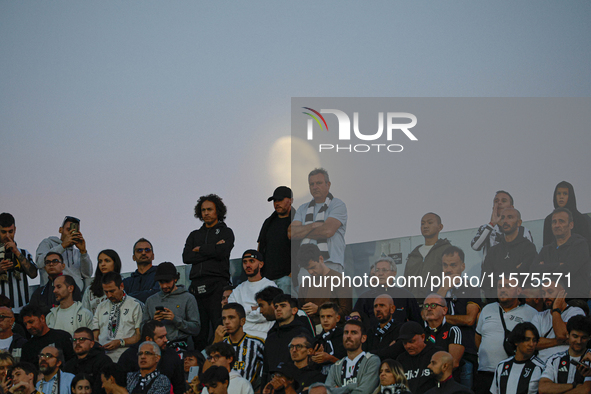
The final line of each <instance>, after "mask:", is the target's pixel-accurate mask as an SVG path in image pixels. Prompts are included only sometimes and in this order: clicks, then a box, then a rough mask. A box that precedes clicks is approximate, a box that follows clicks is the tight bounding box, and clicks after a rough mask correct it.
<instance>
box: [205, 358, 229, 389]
mask: <svg viewBox="0 0 591 394" xmlns="http://www.w3.org/2000/svg"><path fill="white" fill-rule="evenodd" d="M201 383H202V384H203V385H204V386H205V387H204V388H203V391H207V392H209V393H211V394H228V386H229V384H230V374H229V373H228V370H227V369H226V368H224V367H217V366H215V365H214V366H212V367H209V368H208V369H207V371H205V372H203V376H201ZM203 391H202V392H203Z"/></svg>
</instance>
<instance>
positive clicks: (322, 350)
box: [312, 302, 347, 375]
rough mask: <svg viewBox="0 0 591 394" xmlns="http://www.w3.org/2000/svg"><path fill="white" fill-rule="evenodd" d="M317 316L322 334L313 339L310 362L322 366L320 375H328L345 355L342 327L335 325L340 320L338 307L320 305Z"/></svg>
mask: <svg viewBox="0 0 591 394" xmlns="http://www.w3.org/2000/svg"><path fill="white" fill-rule="evenodd" d="M318 315H319V316H320V325H321V326H322V332H321V333H320V334H318V335H317V336H316V338H314V353H313V355H312V361H313V362H315V363H316V364H318V365H322V367H323V368H322V373H323V374H324V375H328V371H329V369H330V367H331V366H332V365H333V364H334V363H336V362H337V361H339V360H340V359H341V358H343V357H345V356H346V355H347V351H346V350H345V347H344V346H343V327H342V326H339V325H337V323H338V322H339V321H340V320H341V315H340V314H339V306H338V305H337V304H335V303H332V302H327V303H325V304H322V305H320V309H319V312H318Z"/></svg>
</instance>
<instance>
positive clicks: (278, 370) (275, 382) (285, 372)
mask: <svg viewBox="0 0 591 394" xmlns="http://www.w3.org/2000/svg"><path fill="white" fill-rule="evenodd" d="M270 372H271V377H272V379H271V380H270V381H269V383H267V384H266V385H265V388H264V389H263V394H273V393H276V394H279V393H281V394H283V393H285V394H296V393H298V389H299V387H300V382H298V381H297V380H296V376H297V374H298V370H297V368H296V367H295V366H294V365H291V364H289V363H279V365H277V366H276V367H275V368H273V369H271V371H270Z"/></svg>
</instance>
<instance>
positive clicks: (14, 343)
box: [0, 306, 27, 362]
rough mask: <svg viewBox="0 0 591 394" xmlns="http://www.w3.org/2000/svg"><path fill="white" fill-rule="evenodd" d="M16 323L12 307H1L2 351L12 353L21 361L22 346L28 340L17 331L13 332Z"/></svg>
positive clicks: (0, 345)
mask: <svg viewBox="0 0 591 394" xmlns="http://www.w3.org/2000/svg"><path fill="white" fill-rule="evenodd" d="M13 324H14V313H13V312H12V309H10V308H7V307H5V306H2V307H0V351H2V352H7V353H10V354H11V355H12V357H13V358H14V360H15V361H16V362H19V360H20V358H21V354H22V347H23V345H24V344H25V343H27V340H26V339H25V338H23V337H22V336H21V335H19V334H18V333H16V332H12V325H13Z"/></svg>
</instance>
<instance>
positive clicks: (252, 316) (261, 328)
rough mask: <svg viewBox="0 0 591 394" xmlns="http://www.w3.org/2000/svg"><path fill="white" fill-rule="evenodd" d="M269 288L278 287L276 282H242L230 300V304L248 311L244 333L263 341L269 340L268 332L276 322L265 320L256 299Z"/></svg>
mask: <svg viewBox="0 0 591 394" xmlns="http://www.w3.org/2000/svg"><path fill="white" fill-rule="evenodd" d="M269 286H271V287H277V285H276V284H275V282H273V281H272V280H269V279H267V278H262V279H261V280H259V281H257V282H249V281H246V282H242V283H241V284H239V285H238V287H236V288H235V289H234V291H233V292H232V294H230V297H229V298H228V302H237V303H239V304H240V305H242V306H243V307H244V310H245V311H246V324H244V327H243V330H244V332H245V333H247V334H248V335H252V336H255V337H259V338H262V339H266V338H267V332H268V331H269V330H270V329H271V327H273V324H274V323H275V322H274V321H267V319H265V316H263V315H262V314H261V311H260V309H258V304H257V302H256V300H255V298H254V297H255V295H256V293H258V292H259V291H261V290H263V289H264V288H266V287H269ZM253 306H255V307H257V309H255V310H252V308H251V307H253Z"/></svg>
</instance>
